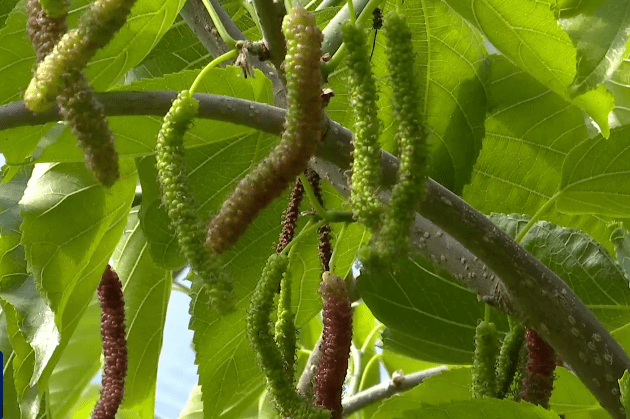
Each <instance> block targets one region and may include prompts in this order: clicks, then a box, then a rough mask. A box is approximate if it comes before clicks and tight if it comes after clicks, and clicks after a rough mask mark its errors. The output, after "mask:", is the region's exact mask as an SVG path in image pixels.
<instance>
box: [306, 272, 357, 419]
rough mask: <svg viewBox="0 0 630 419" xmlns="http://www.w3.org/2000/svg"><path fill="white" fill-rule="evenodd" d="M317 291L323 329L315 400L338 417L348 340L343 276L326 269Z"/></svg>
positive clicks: (349, 326) (333, 417)
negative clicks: (321, 306) (320, 300)
mask: <svg viewBox="0 0 630 419" xmlns="http://www.w3.org/2000/svg"><path fill="white" fill-rule="evenodd" d="M319 293H320V295H321V296H322V300H323V311H322V316H323V320H324V330H323V331H322V343H321V345H320V353H321V358H320V360H319V363H318V364H317V372H316V374H315V386H314V389H315V402H316V403H317V405H318V406H321V407H323V408H325V409H328V410H330V411H331V419H340V418H341V411H342V407H341V393H342V390H343V382H344V380H345V379H346V372H347V370H348V358H349V356H350V344H351V343H352V307H351V305H350V299H349V298H348V292H347V291H346V284H345V283H344V282H343V279H342V278H341V277H338V276H336V275H332V274H331V273H330V272H324V274H323V275H322V283H321V284H320V286H319Z"/></svg>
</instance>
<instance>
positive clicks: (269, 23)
mask: <svg viewBox="0 0 630 419" xmlns="http://www.w3.org/2000/svg"><path fill="white" fill-rule="evenodd" d="M254 7H255V8H256V14H257V15H258V20H259V21H260V27H261V28H262V33H263V38H264V39H265V43H266V44H267V48H268V49H269V55H270V60H271V62H272V63H273V65H274V66H275V67H276V69H280V68H281V67H280V66H281V65H282V62H283V61H284V56H285V55H287V48H286V46H285V44H284V35H283V34H282V18H284V15H285V14H286V13H287V12H286V10H284V2H283V1H274V0H254Z"/></svg>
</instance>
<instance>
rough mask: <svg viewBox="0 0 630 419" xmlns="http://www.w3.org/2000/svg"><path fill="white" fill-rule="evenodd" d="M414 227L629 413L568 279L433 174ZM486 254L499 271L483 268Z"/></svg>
mask: <svg viewBox="0 0 630 419" xmlns="http://www.w3.org/2000/svg"><path fill="white" fill-rule="evenodd" d="M97 96H98V99H99V101H100V102H101V103H103V105H104V107H105V113H106V115H107V116H116V115H156V116H157V115H159V116H163V115H164V114H166V112H167V110H168V108H169V107H170V105H171V101H172V100H173V99H174V98H175V96H176V92H108V93H99V94H98V95H97ZM195 97H197V98H198V99H199V101H200V111H199V117H200V118H210V119H216V120H221V121H227V122H233V123H236V124H240V125H245V126H249V127H252V128H255V129H258V130H261V131H264V132H268V133H272V134H276V135H279V134H280V133H281V131H282V125H283V122H284V114H285V111H284V110H282V109H280V108H276V107H273V106H270V105H265V104H260V103H255V102H249V101H246V100H242V99H235V98H230V97H221V96H214V95H202V94H199V95H196V96H195ZM56 112H57V109H56V108H55V109H53V110H52V111H51V112H47V113H42V114H38V115H34V114H32V113H31V112H30V111H28V110H26V109H25V108H24V105H23V104H22V102H14V103H11V104H8V105H4V106H2V107H0V129H7V128H12V127H18V126H24V125H38V124H43V123H46V122H51V121H56V120H58V119H59V116H58V114H57V113H56ZM326 124H327V127H326V129H325V130H324V132H325V135H324V138H323V142H322V145H321V147H320V150H319V152H318V155H317V157H318V158H317V159H316V160H315V164H314V168H315V169H316V170H317V171H318V172H319V173H320V175H321V176H322V177H323V178H324V179H326V180H328V181H329V182H331V183H332V185H333V186H335V187H336V188H337V189H338V190H339V191H340V192H342V193H346V194H347V189H348V188H347V176H345V171H347V170H348V169H349V168H350V163H351V159H352V157H351V152H352V144H351V141H352V133H351V132H350V131H349V130H347V129H346V128H344V127H343V126H341V125H339V124H337V123H336V122H334V121H331V120H327V121H326ZM382 166H383V182H384V185H383V186H384V187H385V189H387V188H388V187H391V186H392V185H393V183H394V182H395V179H396V171H397V159H396V158H395V157H393V156H391V155H390V154H388V153H385V152H383V154H382ZM415 227H417V228H419V230H420V231H421V232H422V234H421V238H422V239H424V241H422V240H416V241H415V243H416V244H415V246H414V249H413V250H414V251H417V252H420V253H423V254H425V255H427V256H428V257H431V255H433V260H435V257H436V255H440V257H439V259H438V263H441V264H442V266H444V267H446V269H448V270H449V271H450V272H451V273H452V274H454V276H455V277H456V278H457V279H460V280H461V281H462V282H463V283H464V284H466V285H467V286H469V287H471V288H472V289H474V290H475V291H476V292H477V293H478V294H480V295H482V296H489V297H491V298H493V299H494V300H495V301H496V302H497V304H498V305H499V306H500V308H502V309H504V310H505V311H507V312H509V313H510V314H511V315H512V316H513V317H515V318H517V319H518V320H519V321H521V323H523V324H524V325H526V326H528V327H533V328H534V329H536V330H537V331H538V332H539V333H540V335H541V336H543V337H544V338H545V340H547V342H548V343H549V344H551V345H552V346H553V347H554V349H555V350H556V351H557V352H558V353H559V354H560V356H561V357H562V359H563V360H564V361H565V362H566V363H568V364H569V365H570V366H571V368H572V369H573V370H574V371H575V373H576V374H577V375H578V377H580V379H581V380H582V382H584V384H585V385H586V386H587V387H588V388H589V390H590V391H591V392H592V393H593V394H594V395H595V397H597V399H598V400H599V402H600V403H601V405H602V406H603V407H604V408H605V409H606V410H607V411H608V412H609V413H610V414H611V416H612V417H613V418H619V419H622V418H625V413H623V410H622V407H621V402H620V400H619V386H618V383H617V380H618V379H619V378H621V376H622V375H623V373H624V371H625V370H626V369H629V368H630V358H629V357H628V355H627V354H626V352H625V351H624V350H623V348H622V347H621V346H620V345H619V344H618V343H617V342H616V341H615V339H614V338H613V337H612V336H611V335H610V333H608V331H607V330H606V329H605V328H604V327H603V326H602V324H601V323H600V322H599V321H598V320H597V318H596V317H595V316H594V315H593V313H591V311H590V310H589V309H588V308H587V307H586V306H585V305H584V304H583V303H582V301H580V299H579V298H578V297H577V296H576V295H575V293H574V292H573V291H572V290H571V289H570V288H569V287H568V286H567V285H566V284H565V283H564V282H563V281H562V279H560V278H559V277H558V276H557V275H556V274H554V273H553V272H552V271H551V270H550V269H549V268H547V267H546V266H545V265H544V264H542V263H541V262H540V261H539V260H537V259H536V258H534V257H533V256H532V255H531V254H529V253H528V252H526V251H525V250H524V249H523V248H522V247H520V246H519V245H518V244H517V243H516V242H515V241H514V240H513V239H512V238H510V237H509V236H508V235H507V234H505V233H503V232H502V231H501V230H500V229H499V228H498V227H497V226H496V225H494V224H493V223H492V222H491V221H490V220H489V219H488V218H487V217H486V216H484V215H483V214H482V213H480V212H479V211H477V210H475V209H474V208H472V207H471V206H470V205H468V204H467V203H466V202H464V201H463V200H462V199H461V198H459V197H458V196H456V195H454V194H453V193H451V192H450V191H448V190H447V189H446V188H444V187H443V186H441V185H439V184H438V183H437V182H435V181H433V180H431V179H429V180H428V182H427V193H426V194H425V198H424V199H423V201H422V203H421V205H420V208H419V215H418V216H417V217H416V226H415ZM430 229H432V230H430ZM431 231H432V232H431ZM449 235H450V236H451V237H452V238H450V237H449ZM438 246H441V248H439V247H438ZM463 255H467V256H463ZM462 261H464V262H462ZM481 261H483V263H485V264H486V265H487V268H486V269H490V270H491V271H493V272H494V273H496V276H495V274H490V275H486V276H482V275H481V272H482V269H483V266H484V265H483V264H482V263H481ZM460 262H462V263H460ZM457 265H460V266H464V265H467V266H468V265H470V266H472V267H474V268H475V270H476V271H473V270H472V268H470V266H469V269H467V270H466V271H468V273H469V274H470V273H472V272H479V274H475V276H471V275H466V276H463V275H462V274H460V273H458V271H456V268H455V267H456V266H457Z"/></svg>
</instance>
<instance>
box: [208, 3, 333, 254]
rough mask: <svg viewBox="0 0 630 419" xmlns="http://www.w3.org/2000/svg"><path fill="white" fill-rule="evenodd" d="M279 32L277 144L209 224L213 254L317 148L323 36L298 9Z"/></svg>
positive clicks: (279, 190)
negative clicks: (281, 82)
mask: <svg viewBox="0 0 630 419" xmlns="http://www.w3.org/2000/svg"><path fill="white" fill-rule="evenodd" d="M282 30H283V33H284V36H285V38H286V42H287V56H286V60H285V67H284V69H285V72H286V80H287V105H288V107H287V115H286V122H285V125H284V132H283V134H282V140H281V141H280V144H278V146H277V147H276V148H274V149H273V150H272V151H271V153H270V154H269V156H268V157H267V158H266V159H265V160H263V161H262V162H261V163H260V164H259V165H258V166H256V168H254V169H253V170H252V172H250V173H249V174H248V175H247V176H246V177H245V178H244V179H243V180H241V181H240V182H239V184H238V186H237V187H236V189H235V190H234V192H233V193H232V195H231V196H230V197H229V198H228V199H227V200H226V201H225V202H224V203H223V207H222V208H221V210H220V211H219V213H218V214H217V216H216V217H215V218H214V219H213V220H212V221H211V222H210V225H209V227H208V235H207V239H206V244H207V245H208V246H209V247H211V248H212V249H214V250H215V251H216V252H217V253H222V252H224V251H225V250H227V249H228V248H229V247H230V246H231V245H232V244H234V243H235V242H236V240H238V238H239V237H240V236H241V235H242V234H243V233H244V232H245V229H246V228H247V226H248V225H249V224H250V223H251V222H252V221H253V219H254V218H255V217H256V215H257V214H258V213H259V212H260V211H261V210H262V209H263V208H265V207H266V206H267V205H268V204H269V203H270V202H271V201H272V200H273V199H274V198H277V197H278V196H280V194H281V193H282V191H283V190H284V189H285V188H286V186H287V184H288V183H289V182H292V181H293V180H294V179H295V177H296V176H298V175H299V174H300V173H302V172H303V171H304V170H305V169H306V166H307V164H308V161H309V159H310V158H311V156H313V154H315V151H316V150H317V147H318V145H319V143H320V136H321V129H322V124H323V114H322V109H323V103H322V98H321V85H322V76H321V70H320V63H321V58H322V51H321V44H322V39H323V37H322V33H321V31H320V30H319V29H318V28H317V26H316V24H315V16H314V15H312V14H310V13H308V12H307V11H306V9H304V8H303V7H301V6H296V7H294V8H293V9H291V12H290V13H289V14H288V15H286V16H285V18H284V21H283V24H282Z"/></svg>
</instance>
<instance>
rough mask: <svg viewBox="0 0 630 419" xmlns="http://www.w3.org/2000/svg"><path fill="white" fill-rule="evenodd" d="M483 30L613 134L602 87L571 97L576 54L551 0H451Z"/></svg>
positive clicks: (520, 64)
mask: <svg viewBox="0 0 630 419" xmlns="http://www.w3.org/2000/svg"><path fill="white" fill-rule="evenodd" d="M446 2H447V3H448V4H449V5H450V6H451V7H452V8H453V9H455V10H456V11H457V12H458V13H460V14H461V15H462V16H463V17H464V18H466V19H467V20H468V21H469V22H471V23H473V24H474V25H476V26H477V28H479V29H480V30H481V31H482V32H483V34H484V35H485V36H486V37H487V38H488V40H489V41H490V42H491V43H492V45H493V46H495V47H496V48H497V49H498V50H499V51H501V53H503V55H504V56H506V57H507V58H508V59H510V61H512V62H513V63H514V64H516V66H518V67H519V68H520V69H521V70H523V71H525V72H527V73H528V74H529V75H531V76H533V77H534V78H535V79H536V80H538V81H539V82H540V83H542V84H544V85H545V86H546V87H547V88H548V89H550V90H551V91H553V92H555V93H557V94H558V95H560V97H562V98H563V99H565V100H567V101H569V100H570V101H571V102H572V103H573V104H575V105H576V106H579V107H580V108H582V109H584V110H585V111H586V112H587V113H588V114H589V115H590V117H591V118H593V119H594V120H595V122H596V123H597V125H599V127H600V129H601V131H602V133H603V134H604V137H608V135H609V130H610V128H609V125H608V114H609V113H610V111H611V110H612V109H613V108H614V101H613V98H612V95H611V94H610V93H609V92H608V91H607V90H606V89H605V88H604V87H603V86H600V87H599V88H597V89H596V90H592V91H590V92H588V93H586V94H583V95H581V96H578V97H576V98H573V99H570V98H569V96H568V93H567V87H568V86H569V85H570V84H571V83H572V81H573V79H574V78H575V76H576V62H577V61H576V51H575V49H574V48H573V45H572V44H571V41H570V39H569V36H568V35H567V34H566V33H564V32H563V31H562V29H561V28H560V26H558V24H557V22H556V18H555V16H554V13H553V10H552V9H553V8H552V7H551V4H550V2H546V1H539V2H534V1H520V2H513V1H506V0H472V1H470V0H446Z"/></svg>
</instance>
